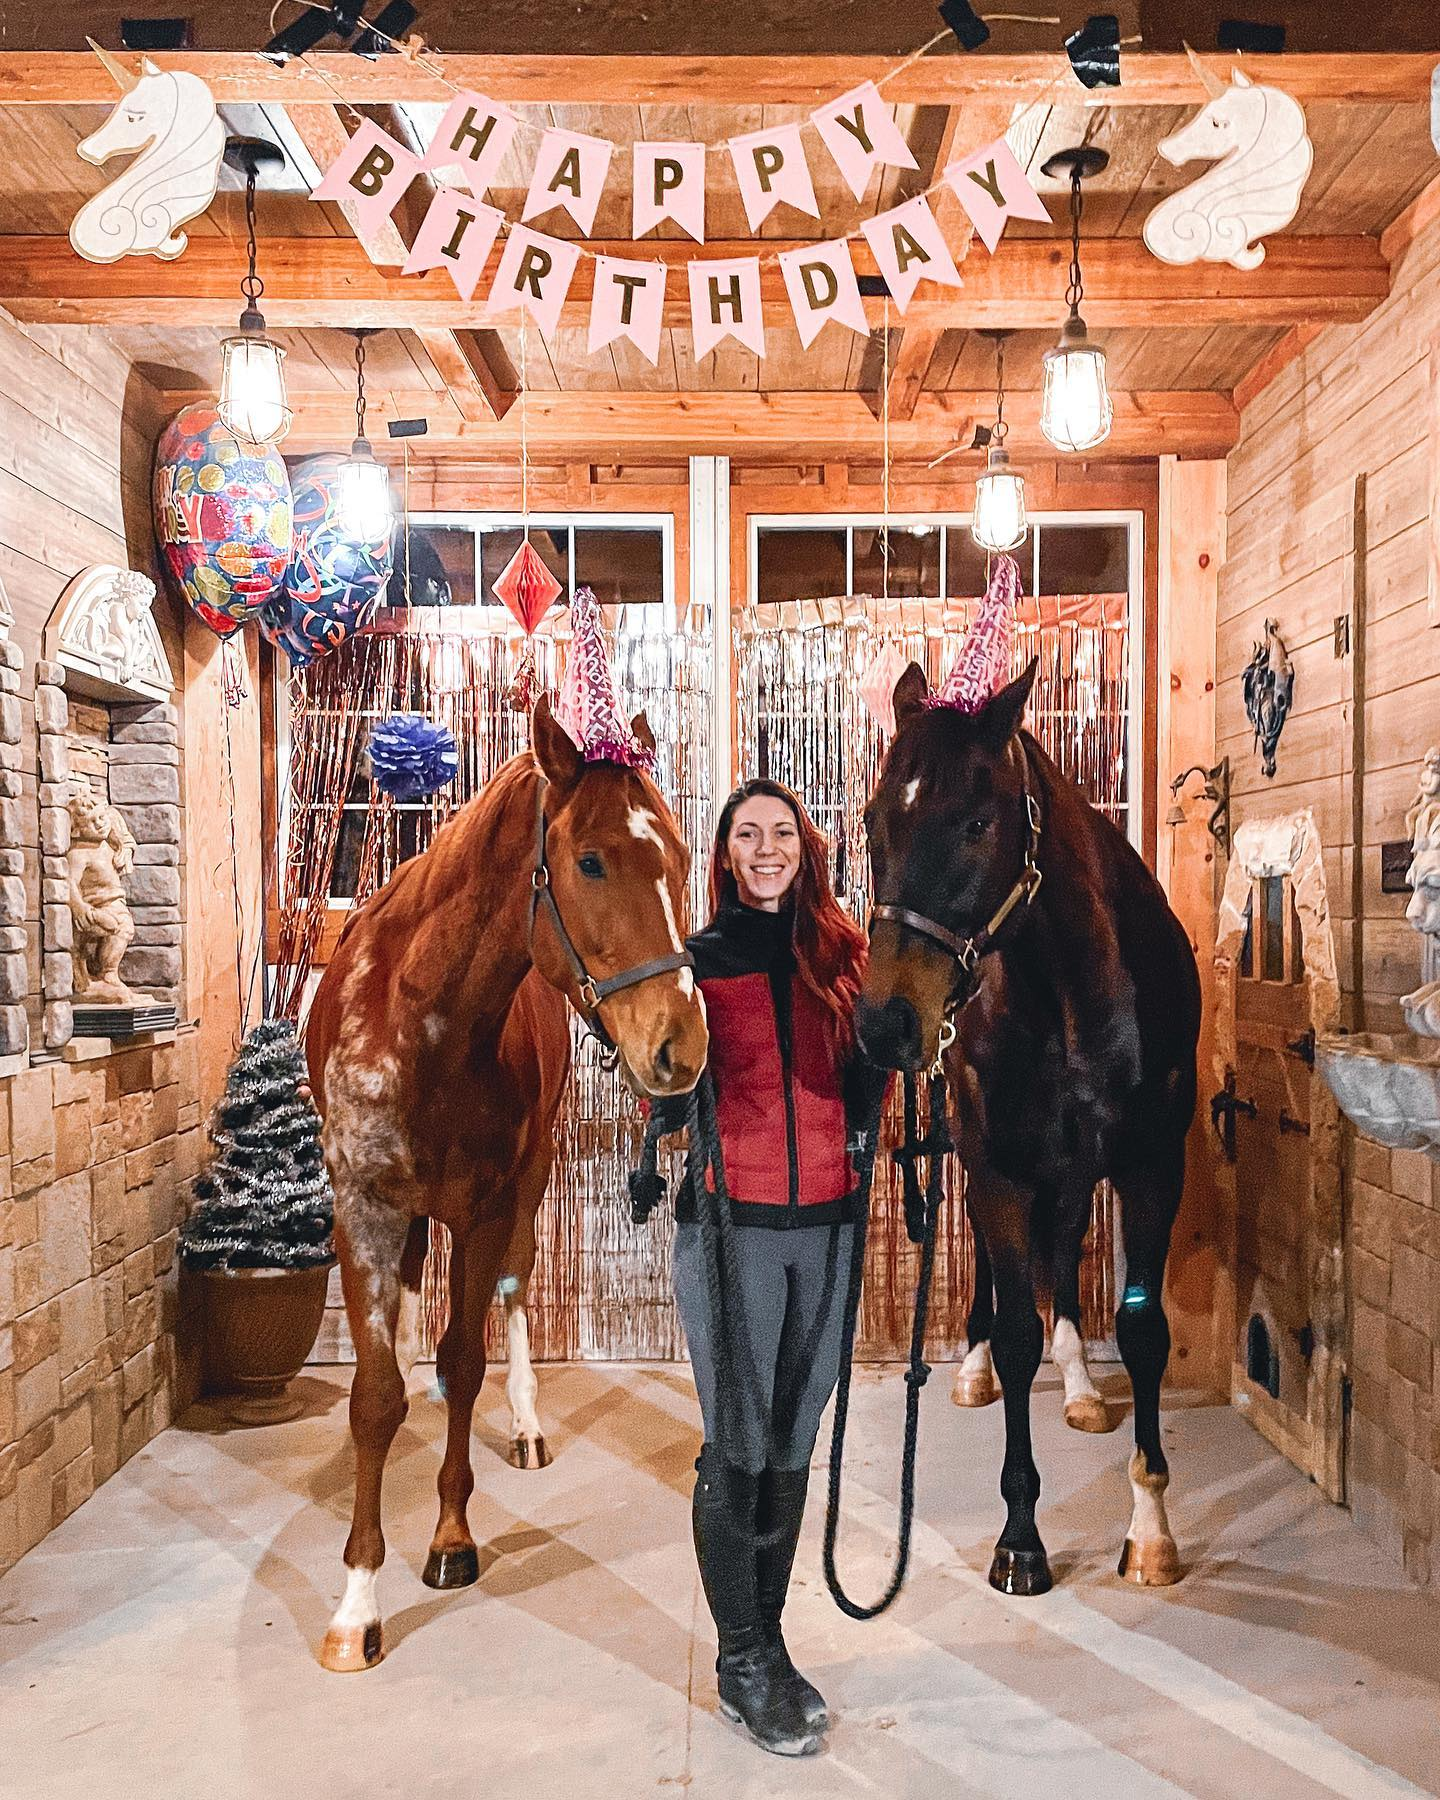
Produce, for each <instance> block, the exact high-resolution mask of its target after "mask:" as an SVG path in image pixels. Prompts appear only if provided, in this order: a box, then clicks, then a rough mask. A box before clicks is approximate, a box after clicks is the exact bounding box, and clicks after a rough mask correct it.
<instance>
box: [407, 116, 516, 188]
mask: <svg viewBox="0 0 1440 1800" xmlns="http://www.w3.org/2000/svg"><path fill="white" fill-rule="evenodd" d="M519 124H520V121H519V120H518V119H517V118H516V117H515V115H514V113H512V112H510V111H509V110H508V109H507V108H506V107H503V106H500V105H498V104H497V103H496V102H495V101H494V100H487V99H486V98H485V96H484V95H483V94H457V95H456V96H455V98H454V99H453V100H452V101H451V102H450V105H449V106H448V107H447V108H446V110H445V116H444V118H443V119H441V121H440V123H439V125H438V126H437V128H436V131H435V136H434V137H433V138H432V139H431V140H430V148H429V149H428V150H427V151H426V152H425V167H426V168H427V169H450V168H457V169H459V170H460V171H461V174H462V176H463V178H464V181H465V185H466V187H468V188H469V190H470V192H471V193H472V194H474V195H475V197H476V198H477V199H478V198H479V197H480V196H481V195H482V194H483V193H484V192H485V190H486V188H487V187H489V185H490V183H491V182H492V181H493V180H494V179H495V172H496V170H497V169H498V168H499V167H500V164H501V162H502V160H503V159H504V156H505V152H506V151H507V150H508V149H509V148H510V145H511V143H512V142H513V141H514V137H515V133H516V131H517V130H518V129H519Z"/></svg>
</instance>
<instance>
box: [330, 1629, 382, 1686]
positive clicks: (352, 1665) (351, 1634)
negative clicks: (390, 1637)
mask: <svg viewBox="0 0 1440 1800" xmlns="http://www.w3.org/2000/svg"><path fill="white" fill-rule="evenodd" d="M384 1656H385V1639H384V1633H383V1631H382V1629H381V1625H380V1621H379V1620H378V1619H375V1620H374V1621H372V1623H371V1624H369V1625H340V1626H336V1625H332V1626H331V1627H330V1629H329V1630H328V1631H327V1632H326V1633H325V1642H324V1643H323V1644H321V1646H320V1667H321V1668H322V1669H329V1670H330V1672H331V1673H332V1674H334V1675H354V1674H356V1673H358V1671H359V1670H361V1669H373V1668H374V1667H375V1665H376V1663H378V1662H380V1661H382V1660H383V1659H384Z"/></svg>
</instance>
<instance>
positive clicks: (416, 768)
mask: <svg viewBox="0 0 1440 1800" xmlns="http://www.w3.org/2000/svg"><path fill="white" fill-rule="evenodd" d="M459 766H460V752H459V750H458V749H457V748H456V744H455V739H454V738H453V737H452V736H451V734H450V733H449V732H448V731H447V730H446V729H445V727H444V726H443V725H435V724H432V723H431V721H430V720H429V719H422V718H421V717H420V716H419V715H418V714H417V713H392V714H391V716H390V717H389V718H388V719H382V720H381V721H380V723H379V724H378V725H377V726H376V727H375V729H374V730H373V731H372V732H371V733H370V778H371V780H372V781H373V782H374V783H375V785H376V787H378V788H379V789H380V791H381V792H382V793H385V794H389V795H390V796H391V798H392V799H395V800H423V799H424V798H425V796H426V795H427V794H433V793H435V792H436V791H437V790H438V789H440V788H442V787H444V786H445V784H446V782H449V781H453V780H454V779H455V772H456V770H457V769H458V768H459Z"/></svg>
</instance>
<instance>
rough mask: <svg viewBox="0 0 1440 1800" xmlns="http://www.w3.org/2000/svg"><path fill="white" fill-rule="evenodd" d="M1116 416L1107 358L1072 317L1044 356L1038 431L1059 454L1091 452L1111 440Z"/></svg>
mask: <svg viewBox="0 0 1440 1800" xmlns="http://www.w3.org/2000/svg"><path fill="white" fill-rule="evenodd" d="M1114 416H1115V413H1114V408H1113V407H1112V405H1111V403H1110V391H1109V389H1108V388H1107V387H1106V385H1105V352H1104V351H1103V350H1102V349H1100V347H1099V346H1098V345H1097V344H1092V343H1091V342H1090V340H1089V338H1088V337H1087V336H1086V332H1085V321H1084V320H1083V319H1081V318H1079V317H1076V316H1072V317H1071V318H1069V319H1067V320H1066V321H1065V329H1064V330H1063V331H1062V332H1061V334H1060V342H1059V343H1058V344H1057V345H1056V347H1055V348H1054V349H1053V350H1047V351H1046V352H1045V388H1044V393H1043V395H1042V396H1041V401H1040V429H1041V431H1043V432H1044V433H1045V436H1046V437H1047V438H1048V439H1049V440H1050V442H1051V443H1052V444H1053V445H1054V446H1055V448H1056V449H1057V450H1091V449H1093V448H1094V447H1095V445H1096V444H1099V443H1103V442H1104V440H1105V439H1106V438H1107V437H1109V435H1110V426H1111V423H1112V422H1113V420H1114Z"/></svg>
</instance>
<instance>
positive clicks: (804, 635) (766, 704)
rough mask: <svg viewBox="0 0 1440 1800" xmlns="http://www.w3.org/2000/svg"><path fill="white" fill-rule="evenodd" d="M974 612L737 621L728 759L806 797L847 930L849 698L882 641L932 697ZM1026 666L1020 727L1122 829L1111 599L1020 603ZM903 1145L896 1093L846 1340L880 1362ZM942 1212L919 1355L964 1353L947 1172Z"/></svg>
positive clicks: (1096, 1232)
mask: <svg viewBox="0 0 1440 1800" xmlns="http://www.w3.org/2000/svg"><path fill="white" fill-rule="evenodd" d="M978 606H979V601H978V600H945V601H933V600H926V601H921V600H889V601H880V600H874V599H863V598H854V597H851V598H846V599H835V600H816V601H803V602H793V603H787V604H786V605H783V606H762V607H758V608H755V609H753V610H752V611H751V612H750V613H748V614H747V615H746V616H745V617H744V619H743V620H738V619H737V621H736V623H737V639H736V642H737V652H736V683H737V690H738V693H737V700H738V719H739V723H738V731H737V740H738V758H739V761H740V766H741V774H742V777H749V776H753V775H768V776H770V777H772V778H773V779H775V780H777V781H783V782H785V783H786V784H787V785H788V786H790V787H792V788H794V789H795V791H796V792H797V793H798V794H799V795H800V796H801V798H802V799H803V800H804V802H805V804H806V806H807V808H808V809H809V811H810V813H811V815H812V816H813V818H814V819H815V821H816V823H817V824H818V825H819V827H820V829H821V830H822V831H823V832H824V833H825V834H826V836H827V837H828V838H829V840H830V850H831V873H832V876H833V878H834V884H835V891H836V893H837V894H839V895H840V896H841V897H842V899H843V900H844V901H845V903H846V904H847V905H848V906H849V907H850V909H851V911H852V912H853V914H854V915H855V917H856V918H857V919H863V918H864V917H865V914H866V911H867V909H868V906H869V900H870V891H869V861H868V857H867V855H866V849H865V832H864V825H863V823H862V813H863V811H864V806H865V802H866V800H867V799H868V797H869V795H870V792H871V790H872V789H873V787H874V785H875V780H876V777H877V775H878V773H879V767H880V759H881V756H882V754H883V752H884V738H883V736H882V734H881V731H880V728H879V726H878V725H877V724H876V722H875V720H874V719H873V718H872V717H871V715H870V713H869V711H868V709H867V708H866V706H865V703H864V701H863V700H862V699H861V697H860V687H861V683H862V681H863V680H864V677H865V671H866V670H867V668H868V667H869V666H870V663H871V660H872V658H873V657H875V656H876V655H878V653H879V651H880V649H881V647H882V645H883V644H884V642H885V640H886V639H887V638H889V640H890V641H891V642H892V643H893V644H894V645H895V647H896V648H897V649H898V650H899V652H900V654H901V655H902V656H903V657H904V658H905V659H906V660H907V661H912V660H913V661H915V662H918V663H920V664H921V665H922V667H923V668H924V669H925V672H926V675H927V677H928V678H929V680H930V683H931V685H932V686H934V685H936V684H937V683H938V682H939V681H940V680H941V678H942V677H943V676H944V674H945V672H946V670H947V669H948V668H949V667H950V666H951V664H952V663H953V661H954V659H955V657H956V655H957V653H958V651H959V648H960V644H961V641H962V640H963V638H964V635H965V632H966V630H967V629H968V627H969V624H970V620H971V619H972V618H973V616H974V613H975V611H976V609H977V608H978ZM1032 656H1034V657H1038V658H1039V664H1040V667H1039V671H1038V674H1037V677H1036V683H1035V688H1034V692H1033V696H1032V699H1031V703H1030V713H1029V719H1028V722H1029V724H1030V727H1031V729H1032V730H1033V731H1034V732H1035V735H1036V736H1037V737H1038V738H1039V740H1040V742H1041V743H1042V744H1043V745H1044V747H1045V748H1046V750H1047V751H1048V752H1049V753H1050V755H1051V756H1053V757H1054V759H1055V761H1056V762H1057V763H1058V764H1059V766H1060V768H1061V769H1062V770H1063V771H1064V772H1065V773H1066V774H1067V775H1069V776H1070V777H1071V778H1072V779H1073V780H1075V781H1076V782H1077V783H1078V784H1079V785H1080V787H1081V788H1082V790H1083V791H1084V792H1085V794H1086V795H1087V797H1088V798H1089V799H1090V800H1091V802H1092V803H1093V804H1094V805H1096V806H1097V807H1099V808H1100V810H1101V811H1102V812H1105V813H1107V814H1108V815H1109V816H1110V817H1111V818H1113V819H1114V820H1115V822H1116V823H1117V824H1118V825H1120V827H1121V829H1122V830H1123V829H1124V828H1125V824H1126V817H1127V807H1128V803H1129V771H1128V767H1127V762H1126V739H1127V721H1128V715H1129V705H1130V679H1129V669H1130V642H1129V630H1128V610H1127V604H1126V598H1125V596H1124V595H1123V594H1108V595H1098V596H1086V597H1071V596H1066V597H1053V596H1052V597H1042V598H1040V599H1036V600H1029V601H1026V602H1024V603H1023V604H1022V607H1021V610H1020V615H1019V618H1018V620H1017V629H1016V636H1015V647H1014V659H1013V670H1014V673H1016V674H1018V673H1019V672H1020V671H1021V670H1022V669H1023V668H1024V667H1025V666H1026V664H1027V663H1028V662H1029V661H1030V659H1031V657H1032ZM900 1137H901V1130H900V1118H899V1097H898V1094H897V1096H896V1097H895V1099H894V1100H893V1102H892V1105H891V1108H890V1113H889V1117H888V1119H887V1122H886V1139H885V1141H884V1143H883V1145H882V1153H881V1157H880V1159H879V1160H878V1161H877V1164H876V1173H875V1190H874V1194H873V1196H872V1206H871V1214H870V1231H869V1258H868V1262H867V1268H866V1281H865V1301H864V1308H863V1311H862V1314H861V1319H860V1329H859V1334H858V1342H859V1345H860V1351H861V1354H863V1355H867V1356H872V1357H883V1356H894V1355H898V1354H901V1353H902V1352H903V1347H904V1345H905V1344H906V1342H907V1340H908V1335H909V1328H910V1313H911V1305H912V1297H913V1294H914V1288H915V1275H916V1271H917V1267H918V1252H917V1251H916V1250H915V1248H914V1246H913V1245H912V1244H911V1243H910V1241H909V1239H908V1238H907V1237H906V1235H905V1224H904V1217H903V1211H902V1207H901V1199H900V1186H899V1181H898V1179H897V1177H896V1172H895V1170H894V1167H893V1165H892V1164H891V1162H890V1160H889V1157H888V1156H887V1155H885V1153H884V1152H885V1150H886V1149H888V1148H890V1147H891V1146H893V1144H895V1143H897V1142H899V1140H900ZM947 1180H948V1182H949V1184H950V1185H949V1187H948V1188H947V1193H948V1195H949V1201H950V1203H949V1204H948V1205H947V1207H946V1209H945V1215H944V1220H943V1224H942V1231H941V1235H940V1238H939V1242H938V1245H937V1250H936V1263H935V1282H934V1289H933V1298H932V1301H931V1312H930V1333H929V1349H930V1353H931V1354H932V1355H934V1356H937V1357H945V1356H951V1355H954V1354H955V1353H956V1352H957V1351H958V1350H959V1349H960V1347H961V1346H962V1345H963V1344H964V1341H965V1318H966V1314H967V1312H968V1311H969V1306H970V1299H971V1294H972V1291H973V1285H974V1248H973V1245H972V1242H971V1238H970V1232H969V1228H968V1226H967V1224H966V1221H965V1216H964V1209H963V1206H962V1205H961V1204H960V1203H959V1196H960V1193H961V1184H962V1181H963V1176H962V1175H961V1173H960V1171H959V1170H958V1169H956V1168H955V1167H954V1165H953V1159H952V1166H951V1169H950V1171H949V1173H948V1175H947ZM1114 1252H1115V1208H1114V1197H1113V1195H1112V1193H1111V1191H1110V1189H1109V1187H1108V1185H1102V1186H1101V1187H1100V1188H1099V1189H1097V1191H1096V1197H1095V1210H1094V1214H1093V1217H1092V1224H1091V1230H1090V1235H1089V1238H1088V1240H1087V1244H1086V1255H1085V1262H1084V1265H1083V1268H1082V1271H1081V1310H1082V1313H1083V1318H1082V1322H1081V1323H1082V1329H1083V1331H1084V1334H1085V1337H1086V1338H1087V1339H1088V1340H1089V1341H1091V1342H1094V1343H1104V1342H1108V1340H1109V1339H1110V1337H1111V1335H1112V1320H1113V1317H1114V1311H1115V1282H1114V1264H1115V1254H1114Z"/></svg>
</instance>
